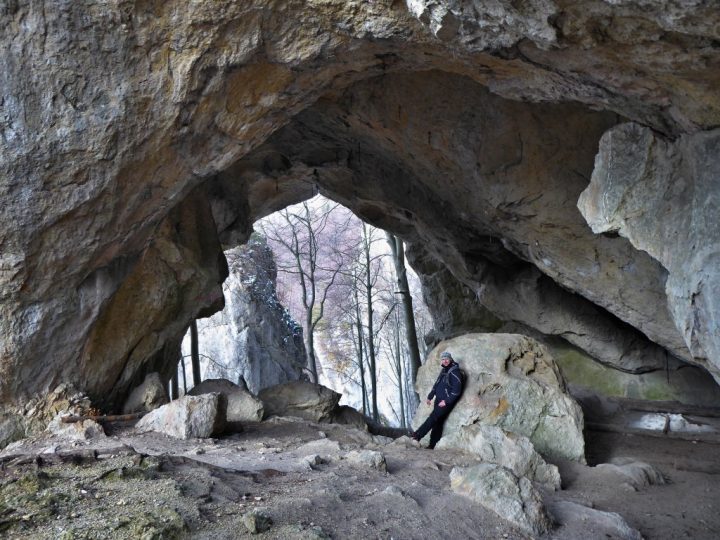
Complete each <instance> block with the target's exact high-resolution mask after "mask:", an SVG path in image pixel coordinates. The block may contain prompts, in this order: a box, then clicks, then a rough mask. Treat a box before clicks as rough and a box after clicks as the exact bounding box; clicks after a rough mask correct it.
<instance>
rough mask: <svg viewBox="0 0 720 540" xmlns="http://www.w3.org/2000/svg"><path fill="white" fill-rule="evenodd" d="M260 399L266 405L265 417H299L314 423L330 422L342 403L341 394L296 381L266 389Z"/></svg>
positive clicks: (316, 385) (261, 393)
mask: <svg viewBox="0 0 720 540" xmlns="http://www.w3.org/2000/svg"><path fill="white" fill-rule="evenodd" d="M258 397H259V398H260V399H261V400H262V402H263V405H265V416H266V417H267V416H270V415H276V416H298V417H300V418H303V419H305V420H311V421H313V422H329V421H331V420H332V418H333V415H334V412H335V409H336V408H337V405H338V402H339V401H340V394H338V393H337V392H335V391H333V390H330V389H329V388H326V387H324V386H322V385H319V384H313V383H310V382H306V381H295V382H289V383H285V384H279V385H277V386H271V387H270V388H266V389H265V390H263V391H262V392H260V394H258Z"/></svg>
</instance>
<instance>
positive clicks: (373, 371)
mask: <svg viewBox="0 0 720 540" xmlns="http://www.w3.org/2000/svg"><path fill="white" fill-rule="evenodd" d="M363 227H364V226H363ZM372 290H373V284H372V270H371V266H370V245H369V244H366V246H365V292H366V293H367V298H366V299H367V329H368V359H369V360H370V389H371V393H372V414H373V420H375V421H378V418H379V414H378V406H377V366H376V364H375V331H374V329H373V298H372Z"/></svg>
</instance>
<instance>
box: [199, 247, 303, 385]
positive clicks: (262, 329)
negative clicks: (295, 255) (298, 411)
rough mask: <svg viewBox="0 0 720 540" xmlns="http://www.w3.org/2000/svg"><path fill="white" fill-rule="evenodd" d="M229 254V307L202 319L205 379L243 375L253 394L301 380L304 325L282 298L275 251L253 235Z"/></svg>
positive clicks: (227, 286) (200, 336)
mask: <svg viewBox="0 0 720 540" xmlns="http://www.w3.org/2000/svg"><path fill="white" fill-rule="evenodd" d="M226 255H227V258H228V265H229V269H230V276H229V277H228V279H227V280H226V281H225V283H224V284H223V291H224V293H225V308H224V309H223V310H222V311H220V312H219V313H216V314H215V315H213V316H212V317H209V318H207V319H200V320H198V341H199V344H200V353H201V354H202V355H203V356H202V358H201V364H202V365H203V378H204V379H208V378H218V377H220V378H229V379H233V380H235V381H236V382H239V379H240V378H242V380H244V381H245V384H246V385H247V387H248V389H249V390H250V391H251V392H252V393H254V394H257V393H258V392H260V390H262V389H264V388H267V387H269V386H274V385H277V384H281V383H285V382H289V381H297V380H300V379H302V378H303V369H304V368H305V367H306V366H307V358H306V355H305V345H304V343H303V337H302V327H301V326H300V325H299V324H297V323H296V322H295V321H294V320H293V319H292V317H291V316H290V314H289V313H288V311H287V310H286V309H285V308H284V307H283V306H282V304H280V302H279V301H278V298H277V294H276V292H275V279H276V277H277V270H276V267H275V261H274V260H273V256H272V251H271V250H270V248H269V247H268V246H267V244H266V243H265V242H264V240H262V238H260V237H253V238H251V239H250V241H249V242H248V243H247V245H245V246H241V247H238V248H234V249H232V250H229V251H228V252H227V253H226Z"/></svg>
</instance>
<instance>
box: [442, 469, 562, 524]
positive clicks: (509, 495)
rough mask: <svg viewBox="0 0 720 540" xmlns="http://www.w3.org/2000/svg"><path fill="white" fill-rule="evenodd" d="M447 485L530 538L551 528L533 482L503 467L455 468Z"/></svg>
mask: <svg viewBox="0 0 720 540" xmlns="http://www.w3.org/2000/svg"><path fill="white" fill-rule="evenodd" d="M450 485H451V486H452V489H453V491H455V492H456V493H459V494H460V495H464V496H466V497H470V498H471V499H472V500H474V501H475V502H477V503H478V504H480V505H482V506H484V507H485V508H487V509H488V510H492V511H493V512H495V513H496V514H497V515H499V516H500V517H502V518H503V519H506V520H508V521H509V522H511V523H512V524H514V525H516V526H518V527H520V528H521V529H523V530H524V531H526V532H528V533H530V534H532V535H536V536H537V535H541V534H544V533H546V532H547V531H548V529H549V527H550V519H549V518H548V516H547V513H546V512H545V507H544V506H543V504H542V498H541V497H540V494H539V493H538V492H537V490H536V489H535V488H534V487H533V485H532V483H531V482H530V481H529V480H528V479H527V478H525V477H520V478H518V477H517V476H515V475H514V474H513V473H512V472H511V471H509V470H508V469H506V468H504V467H501V466H499V465H495V464H492V463H481V464H479V465H474V466H472V467H455V468H453V470H452V471H451V472H450Z"/></svg>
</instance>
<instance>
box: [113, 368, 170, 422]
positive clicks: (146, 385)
mask: <svg viewBox="0 0 720 540" xmlns="http://www.w3.org/2000/svg"><path fill="white" fill-rule="evenodd" d="M168 401H169V400H168V396H167V392H166V391H165V387H164V386H163V384H162V381H161V380H160V374H159V373H148V375H147V376H146V377H145V380H144V381H143V383H142V384H141V385H140V386H138V387H137V388H134V389H133V391H132V392H130V395H129V396H128V398H127V401H126V402H125V405H123V414H130V413H136V412H145V411H152V410H153V409H157V408H158V407H160V406H161V405H165V404H166V403H167V402H168Z"/></svg>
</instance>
